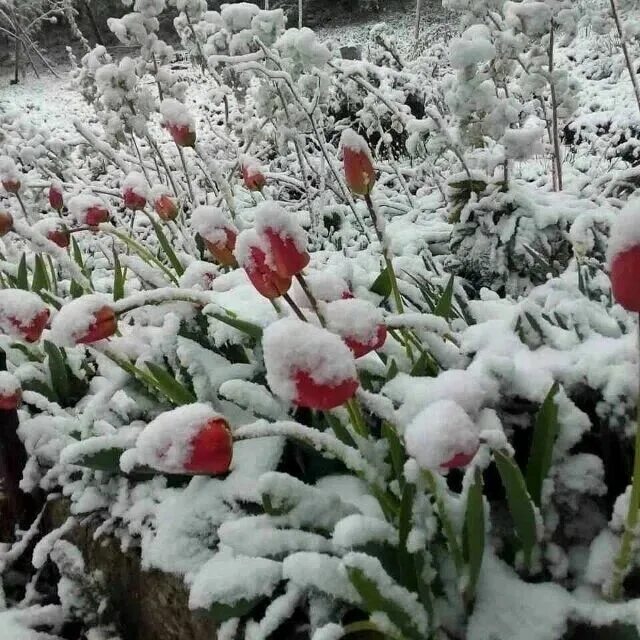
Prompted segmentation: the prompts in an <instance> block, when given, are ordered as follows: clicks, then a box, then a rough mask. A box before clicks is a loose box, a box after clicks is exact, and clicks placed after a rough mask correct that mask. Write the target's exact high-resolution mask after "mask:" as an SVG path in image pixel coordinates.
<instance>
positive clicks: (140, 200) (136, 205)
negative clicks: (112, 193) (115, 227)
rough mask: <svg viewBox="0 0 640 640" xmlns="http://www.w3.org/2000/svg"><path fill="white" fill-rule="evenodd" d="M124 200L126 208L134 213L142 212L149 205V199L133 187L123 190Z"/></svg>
mask: <svg viewBox="0 0 640 640" xmlns="http://www.w3.org/2000/svg"><path fill="white" fill-rule="evenodd" d="M122 199H123V200H124V206H125V207H127V209H132V210H133V211H140V210H142V209H144V208H145V206H146V204H147V199H146V198H145V197H144V196H143V195H141V194H140V193H138V192H136V190H135V189H133V188H131V187H129V188H128V189H123V191H122Z"/></svg>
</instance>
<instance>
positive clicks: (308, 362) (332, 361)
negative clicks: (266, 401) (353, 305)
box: [262, 318, 359, 410]
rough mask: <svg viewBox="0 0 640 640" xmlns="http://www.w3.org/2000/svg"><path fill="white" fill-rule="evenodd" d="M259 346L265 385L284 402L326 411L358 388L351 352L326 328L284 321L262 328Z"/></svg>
mask: <svg viewBox="0 0 640 640" xmlns="http://www.w3.org/2000/svg"><path fill="white" fill-rule="evenodd" d="M262 347H263V350H264V363H265V367H266V370H267V382H268V384H269V386H270V387H271V390H272V391H273V392H274V393H275V394H277V395H278V396H280V397H281V398H282V399H283V400H285V401H287V402H291V403H293V404H296V405H298V406H300V407H307V408H309V409H317V410H329V409H334V408H335V407H338V406H340V405H341V404H344V403H345V402H346V401H347V400H349V399H350V398H352V397H353V396H354V394H355V392H356V390H357V389H358V386H359V382H358V376H357V373H356V366H355V360H354V358H353V355H352V353H351V352H350V351H349V349H348V348H347V347H346V345H345V344H344V343H343V342H342V340H340V338H339V337H338V336H337V335H335V334H333V333H331V332H330V331H327V330H326V329H321V328H319V327H316V326H314V325H312V324H309V323H307V322H302V321H301V320H297V319H295V318H284V319H282V320H278V321H276V322H274V323H273V324H271V325H269V326H268V327H267V328H266V329H265V331H264V335H263V340H262Z"/></svg>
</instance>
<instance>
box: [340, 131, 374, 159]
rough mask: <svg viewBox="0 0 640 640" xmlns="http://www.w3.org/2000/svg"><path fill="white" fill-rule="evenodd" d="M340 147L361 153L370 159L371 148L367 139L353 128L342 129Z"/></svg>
mask: <svg viewBox="0 0 640 640" xmlns="http://www.w3.org/2000/svg"><path fill="white" fill-rule="evenodd" d="M340 149H349V151H354V152H355V153H362V154H364V155H365V156H367V158H369V159H371V149H369V145H368V144H367V141H366V140H365V139H364V138H363V137H362V136H361V135H360V134H359V133H356V132H355V131H354V130H353V129H344V130H343V131H342V134H341V135H340Z"/></svg>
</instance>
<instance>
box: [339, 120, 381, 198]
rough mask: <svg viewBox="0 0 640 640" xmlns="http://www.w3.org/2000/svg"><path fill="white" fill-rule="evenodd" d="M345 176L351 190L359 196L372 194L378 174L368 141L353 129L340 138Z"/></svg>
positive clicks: (346, 131)
mask: <svg viewBox="0 0 640 640" xmlns="http://www.w3.org/2000/svg"><path fill="white" fill-rule="evenodd" d="M340 148H341V149H342V159H343V165H344V175H345V178H346V181H347V185H348V186H349V189H351V191H352V192H353V193H355V194H356V195H359V196H366V195H369V193H371V190H372V189H373V185H374V184H375V181H376V172H375V169H374V168H373V162H372V160H371V152H370V151H369V145H368V144H367V142H366V140H365V139H364V138H363V137H362V136H360V135H358V134H357V133H356V132H355V131H354V130H353V129H345V130H344V131H343V132H342V137H341V138H340Z"/></svg>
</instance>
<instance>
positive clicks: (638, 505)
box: [608, 314, 640, 600]
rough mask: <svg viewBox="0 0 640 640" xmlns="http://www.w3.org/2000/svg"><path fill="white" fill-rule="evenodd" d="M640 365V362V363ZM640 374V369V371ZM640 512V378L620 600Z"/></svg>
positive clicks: (619, 566) (618, 566)
mask: <svg viewBox="0 0 640 640" xmlns="http://www.w3.org/2000/svg"><path fill="white" fill-rule="evenodd" d="M638 352H639V355H640V314H638ZM639 367H640V363H639ZM638 373H639V374H640V369H639V372H638ZM639 512H640V378H639V380H638V400H637V405H636V438H635V451H634V461H633V477H632V480H631V496H630V498H629V509H628V511H627V519H626V522H625V525H624V533H623V534H622V541H621V543H620V549H619V551H618V555H617V556H616V559H615V561H614V564H613V576H612V578H611V585H610V587H609V594H608V595H609V597H610V598H611V599H612V600H618V599H619V598H620V596H621V595H622V583H623V581H624V578H625V576H626V575H627V573H628V572H629V564H630V562H631V559H632V555H633V553H632V552H633V546H634V545H633V543H634V541H635V538H636V535H637V533H638V532H637V527H638V515H639Z"/></svg>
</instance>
